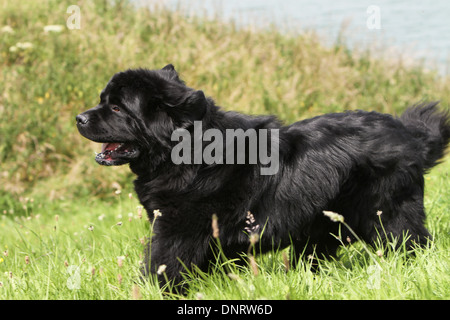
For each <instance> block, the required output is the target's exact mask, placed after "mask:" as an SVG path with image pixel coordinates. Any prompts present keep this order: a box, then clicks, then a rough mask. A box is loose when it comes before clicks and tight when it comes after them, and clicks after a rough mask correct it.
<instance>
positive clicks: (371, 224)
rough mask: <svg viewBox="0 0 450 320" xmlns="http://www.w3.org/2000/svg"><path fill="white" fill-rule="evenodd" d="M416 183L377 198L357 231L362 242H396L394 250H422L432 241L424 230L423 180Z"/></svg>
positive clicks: (419, 179)
mask: <svg viewBox="0 0 450 320" xmlns="http://www.w3.org/2000/svg"><path fill="white" fill-rule="evenodd" d="M417 180H418V181H416V183H413V184H409V185H406V186H403V187H401V188H397V189H396V190H394V192H389V193H385V195H384V196H382V193H381V194H379V195H381V196H380V197H379V198H378V199H377V201H376V202H375V203H374V204H373V205H372V206H371V207H372V208H373V210H371V211H370V212H369V213H368V214H369V216H368V217H366V218H367V219H366V222H365V223H364V224H365V225H364V227H363V228H360V231H361V230H362V237H363V239H364V240H365V241H367V242H369V243H372V244H374V245H376V243H377V242H378V241H379V240H381V242H382V243H383V244H386V243H387V242H389V241H396V249H398V248H401V247H402V246H403V245H404V246H405V247H406V249H407V250H410V249H413V248H414V246H416V245H420V246H425V245H426V244H427V243H428V241H429V240H431V239H432V236H431V234H430V233H429V232H428V230H427V229H426V228H425V211H424V206H423V177H422V176H421V177H420V178H418V179H417ZM390 184H391V185H392V181H391V182H390Z"/></svg>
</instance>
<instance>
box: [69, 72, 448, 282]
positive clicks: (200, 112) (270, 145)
mask: <svg viewBox="0 0 450 320" xmlns="http://www.w3.org/2000/svg"><path fill="white" fill-rule="evenodd" d="M76 122H77V127H78V130H79V131H80V133H81V134H82V135H83V136H84V137H86V138H88V139H90V140H93V141H95V142H99V143H103V145H102V150H101V153H99V154H98V155H97V157H96V161H97V162H98V163H99V164H102V165H108V166H109V165H122V164H126V163H128V164H129V165H130V168H131V170H132V171H133V172H134V173H135V174H136V175H137V179H136V180H135V182H134V184H135V189H136V193H137V195H138V197H139V200H140V201H141V203H142V204H143V206H144V207H145V209H146V210H147V213H148V214H149V216H150V218H151V219H153V212H154V210H159V212H161V216H159V217H158V218H157V219H156V221H155V225H154V236H153V238H152V239H151V248H149V249H148V252H149V253H150V254H149V255H148V256H147V258H146V267H145V273H156V272H157V270H158V268H159V267H160V266H161V265H165V266H166V269H165V275H166V277H167V278H168V279H170V280H174V281H175V282H179V281H181V280H182V279H183V278H182V274H181V273H183V271H184V270H185V268H186V267H187V268H190V267H191V266H192V265H196V266H198V267H199V268H201V269H207V267H208V261H210V260H212V259H214V252H213V251H214V249H213V248H214V245H211V242H212V240H213V235H214V236H216V237H217V236H218V237H219V240H220V244H221V246H222V249H223V251H224V253H225V254H226V255H227V256H229V257H237V256H239V255H240V253H242V252H246V251H247V250H248V248H249V236H250V234H251V233H257V234H258V235H259V244H258V246H259V247H260V248H261V251H262V252H264V251H267V250H272V249H274V248H275V249H276V248H283V247H286V246H289V245H291V246H292V247H291V248H292V250H293V251H292V252H295V254H294V255H293V257H294V259H293V260H297V259H299V258H300V257H307V256H308V255H310V254H312V253H314V254H316V255H317V256H318V257H329V256H333V255H334V254H335V253H336V250H337V248H338V247H339V245H340V242H339V241H338V240H336V238H335V237H333V236H332V235H331V234H335V235H336V234H338V228H339V223H335V222H333V221H331V220H330V219H329V218H328V217H326V216H324V213H323V211H333V212H336V213H339V214H340V215H342V217H343V218H344V219H345V222H346V223H347V224H348V225H349V226H350V227H351V228H352V229H353V230H354V231H355V233H356V234H358V237H359V238H360V239H363V240H364V241H367V242H368V243H374V242H376V241H377V239H380V238H381V240H382V241H386V240H390V238H391V237H396V238H398V239H399V242H402V241H406V245H407V248H411V247H413V246H414V245H415V244H418V245H423V244H425V243H426V242H427V241H428V240H429V239H431V235H430V233H429V232H428V231H427V229H426V228H425V227H424V220H425V212H424V205H423V195H424V178H423V175H424V173H426V172H427V170H429V169H430V168H432V167H433V166H434V165H436V164H437V162H438V160H439V159H440V158H442V157H443V155H444V151H445V148H446V146H447V143H448V142H449V138H450V118H449V115H448V112H447V113H446V112H439V110H438V108H437V103H435V102H433V103H424V104H420V105H416V106H413V107H411V108H409V109H407V110H406V111H405V112H404V113H403V114H402V115H401V116H400V117H398V118H396V117H392V116H391V115H386V114H380V113H376V112H365V111H352V112H345V113H334V114H326V115H323V116H319V117H315V118H312V119H308V120H303V121H300V122H296V123H294V124H291V125H289V126H283V125H282V124H281V123H280V122H279V121H277V119H276V118H275V117H273V116H249V115H244V114H240V113H237V112H225V111H223V110H221V109H220V108H219V107H218V106H216V105H215V103H214V101H213V100H212V99H211V98H207V97H205V95H204V94H203V92H202V91H197V90H194V89H192V88H189V87H187V86H186V85H185V84H184V82H183V81H182V80H180V78H179V77H178V74H177V72H176V71H175V69H174V67H173V66H172V65H168V66H166V67H164V68H163V69H161V70H145V69H136V70H127V71H125V72H120V73H117V74H116V75H114V76H113V77H112V78H111V80H110V81H109V83H108V84H107V86H106V88H105V89H104V90H103V91H102V93H101V95H100V103H99V104H98V106H96V107H94V108H92V109H90V110H87V111H86V112H84V113H81V114H80V115H78V116H77V117H76ZM243 144H245V145H244V146H243ZM230 150H231V151H230ZM213 216H214V217H217V223H218V228H219V230H220V231H219V232H217V231H218V230H214V231H215V233H214V234H213V230H212V227H211V224H212V220H213V218H212V217H213ZM380 221H381V223H382V225H381V224H380ZM341 235H342V237H343V239H346V238H347V237H349V238H350V239H351V240H352V241H354V240H356V239H354V237H353V235H352V234H350V233H349V232H348V231H347V230H346V228H342V230H341ZM386 238H388V239H386ZM159 279H160V281H162V282H164V277H163V276H162V275H160V276H159Z"/></svg>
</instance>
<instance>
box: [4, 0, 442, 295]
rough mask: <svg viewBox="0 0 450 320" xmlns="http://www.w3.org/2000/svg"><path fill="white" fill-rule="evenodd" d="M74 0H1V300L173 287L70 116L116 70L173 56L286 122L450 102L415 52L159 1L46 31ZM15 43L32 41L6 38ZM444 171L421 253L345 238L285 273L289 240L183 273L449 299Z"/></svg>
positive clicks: (193, 283)
mask: <svg viewBox="0 0 450 320" xmlns="http://www.w3.org/2000/svg"><path fill="white" fill-rule="evenodd" d="M71 4H73V3H71V2H70V1H56V0H46V1H38V2H37V1H20V2H14V1H6V0H0V28H2V29H1V30H2V31H0V33H1V35H0V163H1V166H0V283H1V284H0V299H133V298H142V299H162V298H164V299H179V298H181V297H180V296H178V295H164V294H163V293H162V291H161V290H160V289H159V288H158V286H157V285H156V284H155V283H154V282H152V281H150V282H146V283H141V282H139V281H137V279H138V278H139V275H140V273H139V268H140V262H141V261H142V259H143V258H142V253H143V245H142V243H141V242H142V241H143V239H145V237H148V236H149V235H150V226H149V223H148V221H147V220H146V219H145V214H144V218H139V217H138V209H137V206H138V205H139V203H138V202H137V200H136V199H135V198H134V197H132V198H131V199H130V198H129V197H128V193H132V194H133V191H132V190H131V188H132V183H131V181H132V179H133V177H132V174H131V173H130V172H129V170H128V168H126V167H115V168H106V167H101V166H98V165H96V164H95V162H94V161H93V154H94V151H98V150H99V146H98V145H97V144H94V143H91V142H88V141H87V140H86V139H84V138H82V137H81V136H80V135H79V134H78V132H77V130H76V127H75V124H74V117H75V115H76V114H78V113H79V112H81V111H83V110H86V109H87V108H89V107H92V106H94V105H95V104H96V103H97V101H98V94H99V92H100V90H101V89H102V88H103V87H104V85H105V84H106V82H107V81H108V79H109V78H110V77H111V76H112V75H113V74H114V73H115V72H117V71H120V70H123V69H127V68H132V67H148V68H161V67H163V66H164V65H166V64H168V63H173V64H174V65H175V66H176V68H177V70H178V71H179V72H180V74H181V77H182V78H183V79H184V80H186V82H187V84H188V85H189V86H192V87H194V88H199V89H200V88H201V89H202V90H203V91H204V92H205V93H206V94H207V95H211V96H213V97H214V99H215V100H216V101H217V103H218V104H219V105H222V106H224V107H225V108H226V109H228V110H237V111H242V112H246V113H251V114H276V115H278V116H279V117H280V119H282V120H283V121H285V122H293V121H296V120H299V119H302V118H307V117H311V116H314V115H317V114H320V113H325V112H333V111H343V110H346V109H357V108H359V109H366V110H377V111H381V112H389V113H399V112H401V111H402V110H403V109H404V108H405V107H406V106H407V105H409V104H412V103H415V102H417V101H420V100H441V102H442V105H443V106H444V107H448V105H449V102H450V79H449V78H448V77H447V78H440V77H438V76H437V74H436V73H433V72H425V71H424V70H423V68H422V67H421V66H420V65H416V66H406V65H405V64H404V63H403V62H402V61H398V60H397V59H396V58H395V57H394V58H391V57H387V56H386V57H380V54H376V55H374V54H373V53H371V52H370V50H363V49H361V50H357V49H356V50H353V51H350V50H348V49H347V48H345V47H344V46H342V45H340V44H336V45H335V46H333V47H330V48H327V47H324V46H322V45H321V44H320V41H319V40H318V37H317V36H315V35H314V34H307V33H302V34H297V35H294V34H281V33H280V32H278V31H277V30H276V29H270V30H259V31H258V30H257V31H255V30H238V29H237V28H236V27H235V26H233V25H231V24H224V23H221V22H218V21H209V20H206V19H203V18H186V17H185V16H184V15H183V14H182V12H181V11H178V12H169V11H166V10H164V9H162V8H160V7H158V6H156V7H155V8H154V9H152V10H147V9H143V8H140V9H136V8H133V7H132V6H130V5H129V4H128V2H126V1H112V2H108V1H104V2H93V1H79V2H78V5H79V6H80V9H81V14H82V16H81V18H82V20H81V29H80V30H68V29H65V28H64V29H63V30H62V32H60V33H45V32H44V31H43V28H44V26H46V25H52V24H59V25H63V26H65V23H66V19H67V18H68V16H69V14H67V13H66V9H67V7H68V6H69V5H71ZM4 26H9V27H11V28H12V30H13V32H8V31H4V30H6V29H3V27H4ZM19 42H22V43H24V42H30V43H31V44H32V47H31V48H28V49H17V50H15V51H14V50H11V48H12V47H17V44H18V43H19ZM375 56H376V57H377V58H375ZM449 169H450V162H449V161H447V162H445V163H443V164H442V165H440V166H438V167H437V168H435V169H433V170H432V171H431V173H430V174H429V175H428V176H427V178H426V183H427V185H426V197H425V205H426V209H427V214H428V219H427V227H428V228H429V230H430V231H431V233H432V234H433V236H434V237H435V241H434V242H433V243H432V244H431V245H430V248H427V249H425V250H422V249H418V250H417V252H416V257H415V258H414V259H406V254H405V253H404V252H401V251H400V252H390V253H388V254H387V255H386V256H382V257H379V256H378V255H377V250H379V249H380V248H378V249H368V251H367V250H366V249H365V248H364V247H363V246H362V245H361V244H354V245H351V246H348V247H346V248H343V249H341V250H340V256H339V259H337V260H336V261H321V262H320V263H321V268H320V270H319V271H318V273H317V274H313V273H311V272H310V271H309V269H308V268H307V266H302V267H301V268H299V269H298V270H289V271H286V266H285V264H284V259H283V255H285V254H288V251H285V253H282V252H281V253H280V252H274V253H272V254H267V255H263V256H258V257H257V258H256V263H257V270H258V274H257V275H255V273H254V270H255V269H254V268H248V267H246V268H242V267H237V266H235V265H234V264H233V263H232V262H230V261H225V262H224V261H222V262H220V263H219V266H220V267H217V268H215V269H214V270H213V272H212V273H211V274H203V273H201V272H199V273H197V274H196V275H195V277H192V276H189V275H188V276H187V280H186V281H188V282H189V283H190V286H189V291H188V292H187V298H188V299H263V298H267V299H449V298H450V276H449V275H450V272H449V271H450V259H449V252H450V251H449V249H450V236H449V234H450V233H449V232H450V217H449V214H448V211H449V208H450V201H449V199H450V195H449V190H450V188H449V187H450V182H449V179H448V172H449ZM118 188H121V189H122V193H121V194H120V195H117V194H115V193H114V191H115V190H116V189H118ZM56 216H58V218H57V219H56ZM99 217H100V219H99ZM118 222H122V224H118ZM342 227H344V226H342ZM384 250H387V248H385V249H384ZM119 260H121V262H120V263H119V262H118V261H119ZM375 261H376V262H375ZM222 263H223V264H224V265H223V266H222ZM376 265H379V266H380V267H381V270H379V269H376V268H378V267H375V266H376ZM78 276H79V278H78ZM68 281H69V282H68ZM74 283H75V284H78V283H79V288H75V287H76V286H75V287H74V286H73V285H74ZM369 287H370V288H369Z"/></svg>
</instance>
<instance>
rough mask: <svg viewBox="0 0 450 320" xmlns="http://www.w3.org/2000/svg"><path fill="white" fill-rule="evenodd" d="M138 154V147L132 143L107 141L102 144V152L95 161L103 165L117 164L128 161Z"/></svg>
mask: <svg viewBox="0 0 450 320" xmlns="http://www.w3.org/2000/svg"><path fill="white" fill-rule="evenodd" d="M138 155H139V149H138V148H137V147H136V146H135V145H133V144H132V143H127V142H122V143H121V142H108V143H103V144H102V152H100V153H97V156H96V157H95V161H97V162H98V163H99V164H101V165H104V166H119V165H121V164H125V163H128V162H130V161H131V160H132V159H134V158H136V157H137V156H138Z"/></svg>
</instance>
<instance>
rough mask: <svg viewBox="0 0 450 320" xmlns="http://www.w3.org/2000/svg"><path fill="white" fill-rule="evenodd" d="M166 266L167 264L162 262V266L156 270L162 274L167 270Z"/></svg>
mask: <svg viewBox="0 0 450 320" xmlns="http://www.w3.org/2000/svg"><path fill="white" fill-rule="evenodd" d="M166 268H167V266H166V265H165V264H162V265H160V266H159V267H158V271H156V273H157V274H159V275H161V274H163V273H164V272H166Z"/></svg>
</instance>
